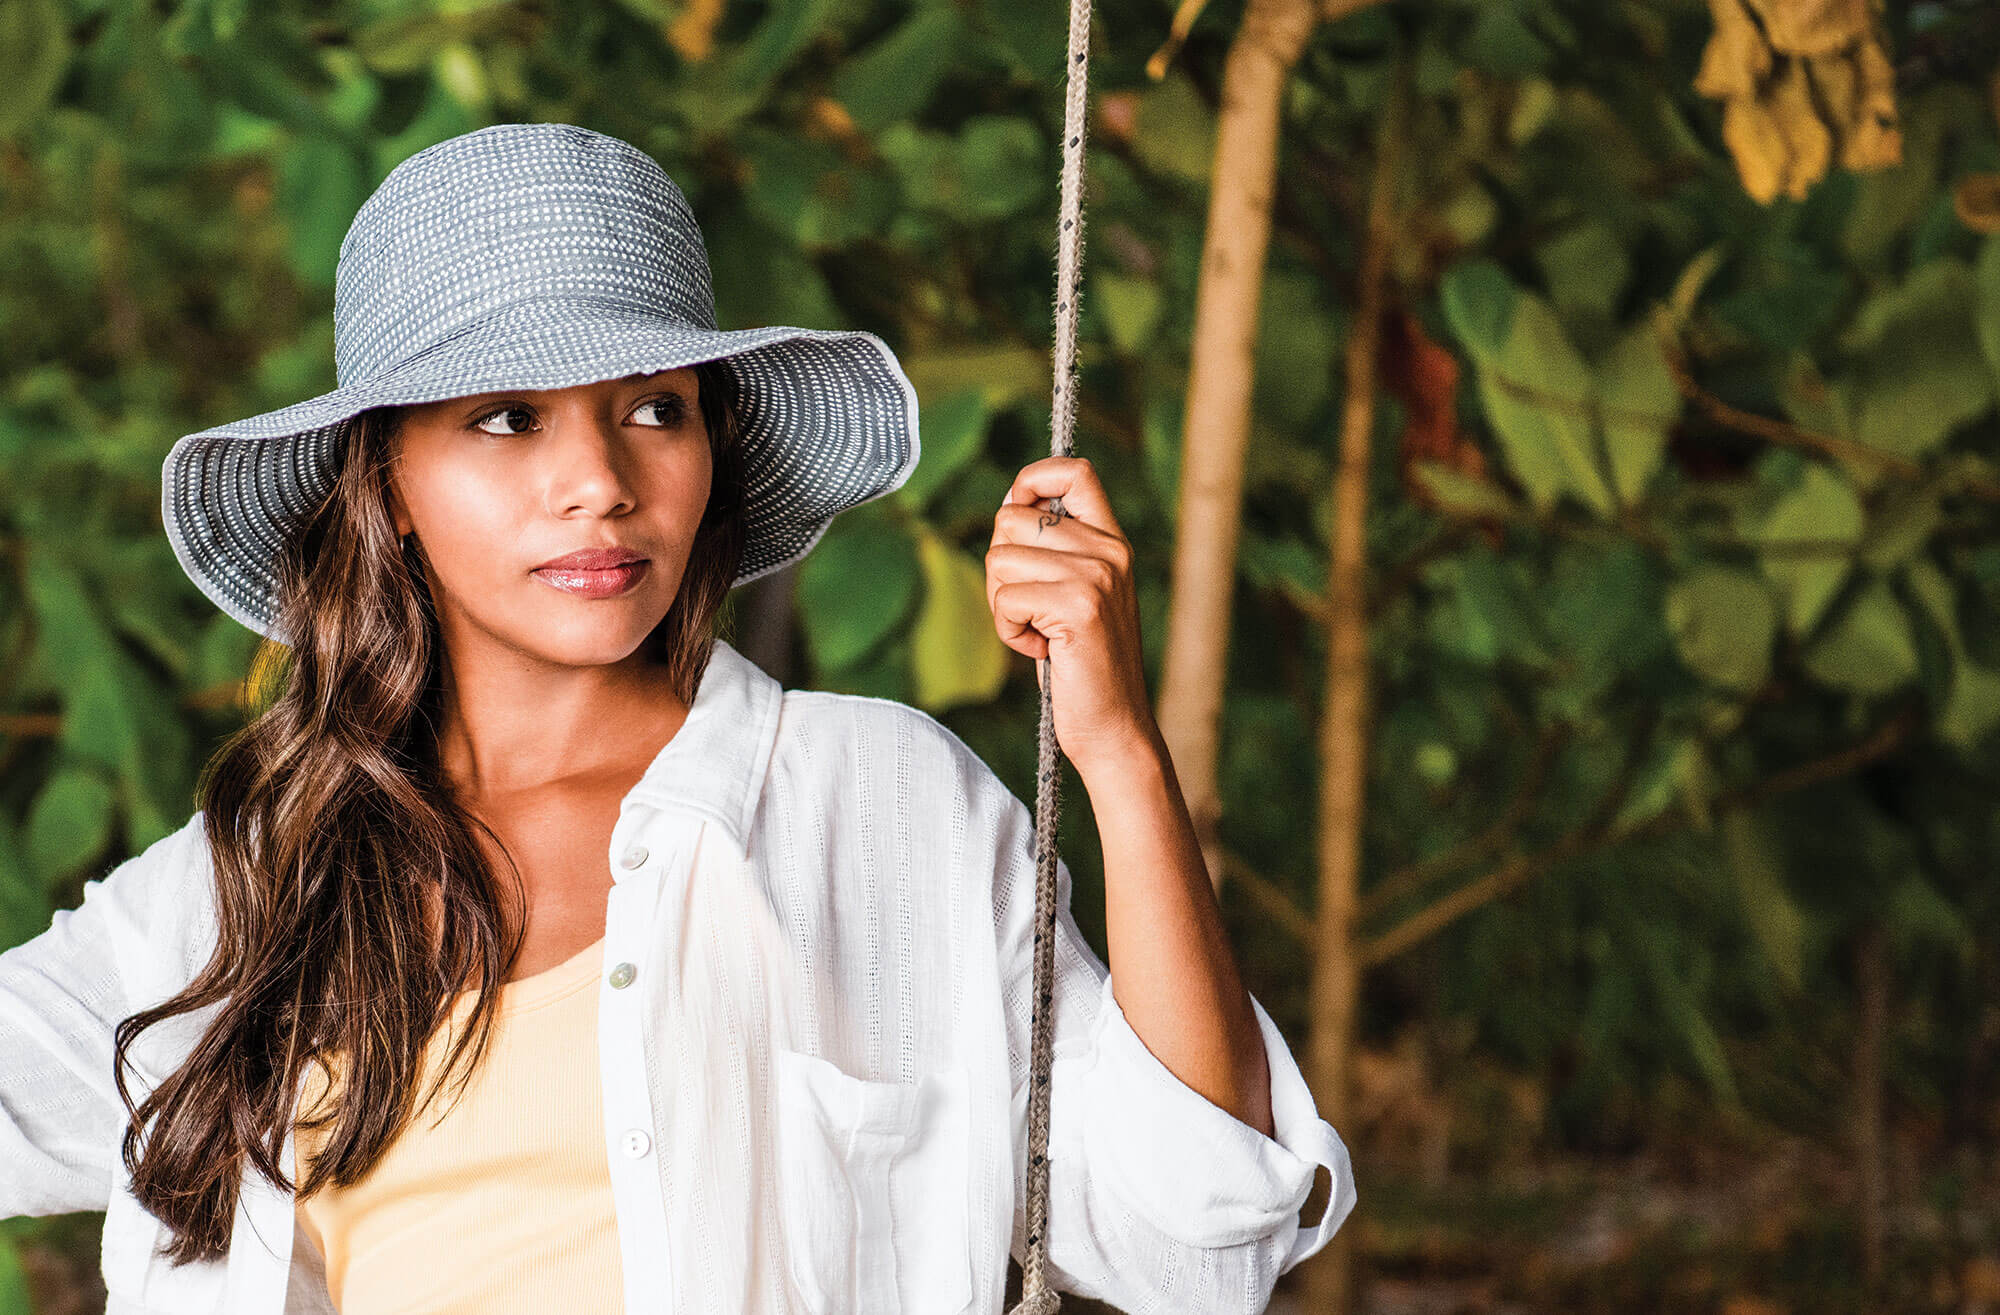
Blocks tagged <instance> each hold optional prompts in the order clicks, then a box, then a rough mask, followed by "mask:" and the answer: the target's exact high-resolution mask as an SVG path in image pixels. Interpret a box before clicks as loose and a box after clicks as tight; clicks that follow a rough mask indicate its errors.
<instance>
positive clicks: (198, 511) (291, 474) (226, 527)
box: [160, 123, 921, 644]
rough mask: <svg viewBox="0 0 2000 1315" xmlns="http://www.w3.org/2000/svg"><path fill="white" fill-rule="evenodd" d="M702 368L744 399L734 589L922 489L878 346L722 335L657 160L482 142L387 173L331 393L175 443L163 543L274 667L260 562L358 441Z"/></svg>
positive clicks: (698, 249)
mask: <svg viewBox="0 0 2000 1315" xmlns="http://www.w3.org/2000/svg"><path fill="white" fill-rule="evenodd" d="M710 360H722V361H725V362H726V364H727V366H728V367H730V368H731V370H732V373H733V374H734V375H735V377H736V382H737V385H738V390H737V391H738V393H739V398H738V408H737V409H738V414H739V417H740V422H741V429H742V463H741V464H742V471H743V478H744V486H745V501H744V518H745V522H746V525H745V538H744V548H743V559H742V563H741V566H740V568H739V570H738V572H737V575H736V579H735V581H734V583H735V584H739V585H740V584H746V583H748V582H749V581H751V580H755V579H758V578H759V577H761V576H765V575H768V574H770V573H771V572H773V571H777V570H779V569H781V568H783V567H785V566H788V565H790V564H791V563H793V562H795V561H797V560H799V559H800V558H802V557H804V556H805V555H806V554H807V553H809V552H810V551H811V550H812V548H813V547H814V545H815V544H817V543H818V542H819V540H820V538H821V537H822V536H823V535H824V534H825V533H826V530H827V527H828V526H829V525H830V524H831V523H832V521H833V519H834V517H836V516H838V515H839V514H840V513H841V512H843V511H846V510H848V509H849V508H852V507H855V506H858V505H859V504H861V503H864V502H868V501H871V500H873V499H875V498H879V497H882V496H883V495H885V494H887V493H889V492H890V491H892V490H894V489H896V488H898V487H900V486H901V485H902V484H903V483H904V482H905V481H906V480H908V479H909V477H910V473H911V472H912V471H913V470H914V469H915V468H916V463H917V458H918V455H919V453H920V451H921V444H920V441H919V438H918V434H917V395H916V390H915V388H914V387H913V386H912V385H911V383H910V380H909V377H908V375H907V374H905V373H904V371H903V367H902V365H901V363H900V362H899V361H898V360H897V358H896V355H895V353H894V352H893V351H892V350H891V349H890V348H889V346H888V344H886V343H885V342H883V341H882V339H881V338H879V337H877V336H876V335H874V334H872V333H869V332H867V331H865V330H859V329H813V328H801V327H797V326H771V327H764V328H748V329H733V330H725V329H718V328H717V327H716V319H715V302H714V293H713V290H712V285H711V281H710V274H709V264H708V251H707V247H706V244H705V243H704V242H703V240H702V235H701V229H700V227H699V226H698V225H697V224H696V222H695V217H694V213H693V211H692V209H691V208H690V207H689V205H688V202H687V198H686V197H685V196H684V195H683V194H682V192H681V189H680V187H679V186H678V185H676V184H675V182H674V181H673V179H672V178H670V177H669V176H668V175H667V173H666V171H665V170H664V169H663V168H662V167H661V166H660V164H659V162H658V161H656V160H654V159H653V158H652V156H650V155H648V154H646V153H645V152H644V151H642V150H640V149H639V148H637V147H635V146H633V145H631V144H630V143H628V142H625V141H622V140H620V139H618V138H616V137H612V136H608V135H606V134H604V133H600V132H596V131H593V130H591V129H588V128H581V127H577V126H575V125H573V124H566V123H504V124H496V125H494V126H491V127H487V128H480V129H478V130H476V131H473V132H469V133H465V134H463V135H461V136H458V137H453V138H450V139H449V140H446V141H442V142H439V143H437V144H436V145H434V146H429V147H426V148H425V149H423V150H421V151H418V152H417V153H415V154H414V155H411V156H410V157H409V158H408V159H406V160H404V161H403V162H402V163H400V164H398V165H397V166H396V167H395V168H394V169H393V170H391V171H390V173H389V174H388V176H387V177H386V178H384V179H383V181H382V183H381V185H380V186H379V187H378V188H377V189H376V190H375V192H374V194H373V195H371V196H370V197H369V198H368V200H367V201H365V202H364V203H363V204H362V206H361V209H360V210H359V212H358V213H357V214H356V215H355V217H354V222H353V224H352V225H351V226H350V227H349V229H348V232H347V236H346V237H345V238H344V239H343V240H342V242H341V244H340V255H339V261H338V265H337V267H336V271H335V276H334V370H335V379H336V381H337V384H338V386H337V387H336V388H334V389H333V391H331V392H328V393H322V394H321V395H319V396H318V397H313V398H308V399H307V400H305V401H303V402H296V403H293V404H292V405H290V406H285V407H281V408H279V409H277V410H275V411H267V412H265V413H263V414H261V415H255V416H251V417H249V418H247V419H243V420H236V421H232V422H231V423H229V424H224V425H218V426H216V427H214V428H212V429H204V430H201V431H200V432H199V433H193V434H188V435H186V436H185V437H183V438H181V439H179V440H178V441H177V442H175V444H174V445H173V448H172V450H171V451H169V452H168V454H167V458H166V461H165V463H164V465H163V466H162V468H161V480H160V482H161V488H160V506H161V516H162V519H163V520H164V521H165V524H166V531H167V537H168V539H169V540H170V541H171V542H172V544H173V548H174V555H175V556H176V557H177V558H178V559H179V560H180V564H181V567H182V569H183V570H185V571H186V572H187V574H188V577H189V578H190V579H192V580H193V581H194V582H195V584H196V586H197V587H199V588H200V589H201V591H202V593H204V594H206V595H207V596H208V598H209V599H210V600H211V601H213V602H214V603H215V604H216V606H218V607H220V608H221V609H222V610H223V611H224V612H226V613H227V614H228V615H230V616H231V617H234V618H235V619H236V620H237V621H240V622H242V623H243V624H244V625H246V626H248V627H250V628H251V629H252V630H255V631H256V632H258V633H259V634H261V635H264V636H265V637H267V638H270V639H274V640H277V641H278V642H280V643H284V644H290V643H291V642H292V640H291V637H290V636H287V635H284V634H282V633H280V628H279V626H278V624H277V603H278V599H277V588H278V576H277V569H276V567H277V557H278V554H279V552H280V551H281V549H282V548H283V545H284V544H285V543H286V542H288V541H289V540H290V539H291V537H292V536H293V534H294V533H295V531H296V530H297V529H298V528H299V527H300V526H301V525H302V524H303V523H304V521H305V520H306V518H308V517H309V516H310V515H311V514H312V513H313V511H314V510H316V509H317V508H318V506H319V505H320V504H321V503H322V501H323V500H324V499H325V498H326V497H327V496H328V494H329V493H330V492H331V491H332V489H333V485H334V480H335V477H336V475H337V474H338V471H339V462H340V460H341V458H342V455H343V453H342V444H341V441H340V439H341V435H342V433H343V432H344V429H345V426H346V424H347V422H348V421H349V420H351V419H352V418H353V417H355V416H357V415H359V414H361V413H362V412H363V411H366V410H368V409H370V408H371V407H379V406H391V405H409V404H417V403H423V402H434V401H440V400H443V399H446V398H452V397H461V396H467V395H472V394H480V393H488V392H499V391H503V390H511V389H522V390H538V389H549V388H566V387H571V386H574V385H579V384H586V383H594V382H597V381H599V380H604V379H617V378H623V377H625V376H627V375H631V374H641V373H652V372H654V371H659V370H668V369H676V368H679V367H682V366H687V365H694V364H697V363H699V362H702V361H710Z"/></svg>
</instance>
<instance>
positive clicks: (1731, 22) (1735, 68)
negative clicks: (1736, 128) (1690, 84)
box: [1694, 0, 1771, 100]
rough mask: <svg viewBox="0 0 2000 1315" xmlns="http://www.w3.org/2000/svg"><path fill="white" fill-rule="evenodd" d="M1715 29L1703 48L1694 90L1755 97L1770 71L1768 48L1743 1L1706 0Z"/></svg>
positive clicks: (1716, 95) (1728, 97)
mask: <svg viewBox="0 0 2000 1315" xmlns="http://www.w3.org/2000/svg"><path fill="white" fill-rule="evenodd" d="M1708 9H1709V12H1710V13H1711V14H1712V15H1714V17H1715V32H1714V33H1713V34H1712V35H1711V36H1710V37H1709V38H1708V44H1707V45H1706V46H1704V47H1703V48H1702V52H1701V68H1700V69H1699V70H1698V71H1697V72H1696V73H1695V75H1694V89H1695V90H1696V91H1698V92H1700V93H1701V94H1702V95H1704V96H1708V97H1711V98H1713V99H1715V100H1733V99H1734V98H1736V97H1738V96H1754V95H1756V94H1757V84H1758V83H1760V82H1762V81H1763V80H1764V78H1765V77H1766V76H1767V75H1768V74H1769V73H1770V72H1771V48H1770V47H1769V46H1767V45H1765V44H1764V36H1763V34H1762V33H1761V32H1759V31H1758V30H1757V25H1756V24H1755V23H1753V22H1751V21H1750V15H1749V14H1748V13H1747V12H1746V11H1745V10H1744V8H1743V0H1708Z"/></svg>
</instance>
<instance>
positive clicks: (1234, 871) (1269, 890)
mask: <svg viewBox="0 0 2000 1315" xmlns="http://www.w3.org/2000/svg"><path fill="white" fill-rule="evenodd" d="M1222 866H1223V873H1224V876H1225V878H1226V880H1227V883H1228V884H1229V885H1232V886H1240V887H1241V888H1242V890H1243V893H1244V894H1246V895H1248V896H1249V897H1250V898H1251V900H1252V901H1254V902H1255V903H1256V905H1257V907H1258V908H1260V909H1262V910H1263V911H1264V914H1265V916H1267V917H1269V918H1270V919H1271V921H1273V922H1275V923H1277V924H1278V926H1279V928H1280V929H1282V930H1283V931H1286V932H1288V933H1290V934H1291V935H1292V937H1293V938H1294V939H1296V940H1297V941H1298V943H1299V944H1300V945H1302V946H1305V947H1307V948H1308V949H1310V948H1311V946H1312V943H1313V920H1312V915H1311V914H1309V913H1307V912H1306V911H1305V910H1304V909H1301V908H1300V907H1299V906H1298V903H1297V901H1295V900H1293V899H1292V897H1291V896H1290V895H1287V894H1286V893H1285V892H1284V891H1282V890H1280V889H1279V888H1278V886H1277V883H1275V882H1273V881H1272V880H1271V879H1270V878H1269V877H1266V876H1265V875H1264V874H1263V873H1261V872H1259V871H1257V870H1256V869H1255V868H1253V867H1251V866H1250V864H1249V863H1248V862H1247V861H1246V860H1245V859H1244V858H1243V856H1242V855H1241V854H1238V853H1237V852H1235V851H1234V850H1232V849H1226V848H1225V849H1224V850H1223V851H1222Z"/></svg>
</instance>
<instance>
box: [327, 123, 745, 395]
mask: <svg viewBox="0 0 2000 1315" xmlns="http://www.w3.org/2000/svg"><path fill="white" fill-rule="evenodd" d="M541 300H556V301H572V302H573V301H587V302H592V303H595V304H598V305H602V306H608V307H611V308H613V309H626V310H632V311H638V312H643V313H646V314H651V315H660V316H664V317H666V318H667V319H669V320H674V321H678V322H680V323H684V324H689V325H695V326H699V327H701V328H704V329H713V328H715V327H716V322H715V295H714V291H713V287H712V284H711V280H710V274H709V265H708V251H707V248H706V246H705V245H704V244H703V242H702V236H701V228H700V226H699V225H698V224H697V223H696V222H695V218H694V212H693V210H692V209H691V208H690V207H689V205H688V203H687V198H686V197H685V196H684V195H682V193H681V189H680V188H679V187H678V186H677V185H676V184H675V183H674V181H673V179H672V178H670V177H668V176H667V173H666V171H665V170H664V169H662V168H661V167H660V165H659V162H658V161H656V160H654V159H653V158H652V157H651V156H650V155H647V154H646V153H645V152H644V151H641V150H639V149H638V148H637V147H634V146H632V145H631V144H629V143H627V142H624V141H621V140H620V139H618V138H616V137H611V136H608V135H606V134H604V133H600V132H594V131H592V130H590V129H588V128H580V127H577V126H575V125H573V124H563V123H503V124H495V125H493V126H492V127H487V128H481V129H478V130H476V131H474V132H469V133H465V134H462V135H461V136H458V137H453V138H450V139H448V140H446V141H442V142H439V143H437V144H436V145H434V146H428V147H426V148H424V149H423V150H421V151H418V152H417V153H416V154H414V155H412V156H410V157H409V158H408V159H406V160H404V161H403V162H402V163H400V164H398V165H397V166H396V167H395V168H394V169H392V170H391V171H390V172H389V175H388V177H386V178H384V179H383V180H382V184H381V186H379V187H377V188H376V190H375V192H374V194H373V195H372V196H370V197H369V198H368V200H367V201H366V202H364V203H363V204H362V206H361V209H360V211H359V212H358V213H357V214H356V215H355V217H354V223H353V224H352V225H351V226H350V227H349V228H348V230H347V236H346V237H345V238H344V239H343V240H342V241H341V244H340V259H339V263H338V265H337V267H336V270H335V274H334V312H333V321H334V370H335V374H336V377H337V379H338V381H339V383H340V385H341V386H342V387H347V386H348V385H350V384H354V383H359V382H362V381H365V380H369V379H374V378H376V377H378V376H381V375H383V374H385V373H388V372H390V371H392V370H394V369H396V368H398V367H400V366H402V365H405V364H407V363H408V362H410V361H411V360H413V359H415V358H416V357H418V356H420V355H422V354H423V353H424V352H425V351H426V350H428V349H430V348H433V347H436V346H438V345H439V344H441V343H444V342H448V341H450V340H452V339H453V338H455V337H457V336H459V335H460V334H462V333H464V332H465V331H466V330H468V329H470V328H471V327H473V326H474V325H476V324H478V323H480V322H481V321H483V320H485V319H487V318H489V317H490V316H492V315H495V314H497V313H499V312H501V311H504V310H507V309H509V308H511V307H514V306H517V305H519V304H521V303H523V302H528V301H541Z"/></svg>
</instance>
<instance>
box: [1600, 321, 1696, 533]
mask: <svg viewBox="0 0 2000 1315" xmlns="http://www.w3.org/2000/svg"><path fill="white" fill-rule="evenodd" d="M1597 394H1598V399H1599V403H1600V410H1601V414H1602V416H1603V419H1604V453H1605V456H1606V457H1607V458H1609V461H1610V465H1611V482H1612V484H1613V485H1614V486H1615V487H1616V488H1617V490H1618V500H1619V501H1620V502H1623V503H1627V504H1630V503H1634V502H1637V501H1638V500H1639V499H1640V498H1642V497H1644V496H1645V493H1646V486H1647V485H1649V484H1651V483H1652V482H1653V476H1654V475H1656V474H1657V473H1659V469H1660V459H1661V457H1662V456H1664V455H1665V453H1666V450H1667V438H1668V435H1669V434H1670V433H1671V432H1672V430H1673V426H1674V422H1675V421H1676V420H1678V419H1679V418H1680V414H1681V393H1680V389H1679V388H1677V387H1676V386H1675V385H1674V376H1673V372H1672V371H1670V370H1669V369H1668V368H1667V358H1666V352H1665V351H1664V349H1663V348H1662V346H1661V343H1660V337H1659V330H1658V328H1657V327H1656V325H1655V324H1654V322H1653V320H1652V319H1650V318H1647V319H1642V320H1640V321H1639V322H1638V323H1636V324H1634V325H1632V326H1631V327H1630V328H1628V329H1626V330H1625V332H1624V333H1622V334H1620V335H1619V337H1618V339H1617V341H1616V342H1614V343H1613V344H1612V345H1611V349H1610V351H1608V352H1606V353H1605V355H1604V359H1603V360H1601V361H1600V362H1598V366H1597Z"/></svg>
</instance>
